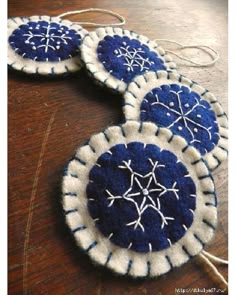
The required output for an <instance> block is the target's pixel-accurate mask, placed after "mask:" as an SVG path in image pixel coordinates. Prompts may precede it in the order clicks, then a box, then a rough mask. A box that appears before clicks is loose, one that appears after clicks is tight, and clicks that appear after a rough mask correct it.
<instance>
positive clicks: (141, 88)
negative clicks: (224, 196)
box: [123, 71, 228, 170]
mask: <svg viewBox="0 0 236 295" xmlns="http://www.w3.org/2000/svg"><path fill="white" fill-rule="evenodd" d="M171 83H175V84H178V85H180V86H182V85H183V86H186V87H187V88H189V89H190V90H192V91H195V92H196V93H198V94H199V95H200V96H201V97H202V98H203V99H205V100H206V101H207V102H208V103H209V104H210V106H211V108H212V110H213V111H214V112H215V115H216V120H217V123H218V126H219V136H220V138H219V141H218V144H217V145H216V146H215V147H214V148H213V149H212V150H211V151H210V152H208V153H207V154H205V155H204V156H203V159H205V160H206V162H207V164H208V166H209V169H210V170H214V169H216V168H217V167H218V166H219V165H220V164H221V162H222V161H224V160H225V159H226V158H227V156H228V148H227V144H228V129H227V128H228V120H227V116H226V114H225V112H224V111H223V109H222V107H221V105H220V103H219V101H218V100H217V99H216V97H215V96H214V94H212V93H211V92H209V91H208V90H206V89H205V88H203V87H202V86H200V85H198V84H197V83H196V82H193V81H191V80H190V79H188V78H186V77H184V76H183V75H180V74H178V73H177V72H167V71H157V72H151V71H150V72H148V73H145V74H144V75H140V76H137V77H135V79H134V80H133V81H132V82H131V83H130V84H129V85H128V87H127V90H126V92H125V93H124V107H123V113H124V115H125V119H126V120H135V121H139V120H140V107H141V104H142V101H143V99H144V97H145V95H146V94H147V93H148V92H150V91H151V90H152V89H154V88H157V87H159V86H161V85H166V84H167V85H168V84H171Z"/></svg>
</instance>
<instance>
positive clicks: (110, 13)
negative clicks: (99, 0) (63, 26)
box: [57, 8, 126, 27]
mask: <svg viewBox="0 0 236 295" xmlns="http://www.w3.org/2000/svg"><path fill="white" fill-rule="evenodd" d="M87 12H101V13H104V14H108V15H112V16H114V17H116V18H117V19H118V20H119V22H118V23H110V24H100V23H96V22H75V23H76V24H78V25H84V26H92V27H109V26H112V27H115V26H123V25H124V24H125V22H126V21H125V18H124V17H123V16H122V15H120V14H118V13H116V12H113V11H111V10H107V9H102V8H88V9H81V10H72V11H67V12H64V13H62V14H59V15H58V16H57V17H60V18H62V17H64V16H67V15H73V14H82V13H87Z"/></svg>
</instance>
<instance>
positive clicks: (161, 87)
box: [123, 71, 228, 170]
mask: <svg viewBox="0 0 236 295" xmlns="http://www.w3.org/2000/svg"><path fill="white" fill-rule="evenodd" d="M123 111H124V115H125V119H126V120H135V121H139V120H140V121H141V122H146V121H150V122H153V123H155V124H157V125H158V126H161V127H166V128H169V129H170V130H171V131H172V132H174V133H175V134H178V135H180V136H182V137H183V138H184V139H185V140H187V142H188V143H189V144H191V145H193V146H194V147H195V148H196V149H197V150H198V151H199V152H200V154H201V155H202V157H203V159H204V160H206V162H207V164H208V166H209V168H210V170H213V169H215V168H216V167H218V166H219V165H220V164H221V162H222V161H223V160H225V159H226V158H227V154H228V150H227V142H228V132H227V131H228V130H227V116H226V114H225V112H224V111H223V109H222V107H221V105H220V103H219V102H218V100H217V99H216V97H215V96H214V95H213V94H212V93H211V92H209V91H208V90H206V89H205V88H203V87H202V86H200V85H198V84H197V83H195V82H193V81H191V80H190V79H188V78H186V77H184V76H182V75H180V74H178V73H176V72H167V71H157V72H149V73H145V74H144V75H142V76H141V75H140V76H138V77H136V78H135V79H134V80H133V81H132V82H131V83H130V84H129V86H128V87H127V90H126V92H125V93H124V107H123Z"/></svg>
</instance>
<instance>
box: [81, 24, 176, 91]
mask: <svg viewBox="0 0 236 295" xmlns="http://www.w3.org/2000/svg"><path fill="white" fill-rule="evenodd" d="M114 35H118V36H121V37H123V36H127V37H129V38H131V39H138V40H139V41H140V42H141V43H142V44H145V45H147V46H148V47H149V48H150V50H152V51H154V52H156V53H157V54H158V55H159V58H160V59H162V60H163V61H164V64H165V66H166V67H167V69H168V70H175V69H176V64H175V63H174V62H173V61H172V57H171V56H169V55H167V54H166V52H165V50H164V49H163V48H161V47H160V46H158V45H157V43H156V42H154V41H151V40H149V39H148V38H147V37H145V36H142V35H138V34H136V33H134V32H133V31H128V30H124V29H121V28H115V27H105V28H98V29H96V30H95V31H94V32H91V33H89V34H88V35H87V36H86V37H85V38H84V40H83V42H82V45H81V58H82V60H83V62H84V64H85V67H86V69H87V70H88V73H89V74H90V76H91V77H93V78H94V79H95V80H97V81H98V84H101V85H104V86H106V87H108V88H111V89H112V90H115V91H116V92H120V93H123V92H124V91H125V89H126V87H127V83H125V82H124V81H121V80H119V79H117V78H116V77H114V76H112V75H111V74H110V73H109V72H108V71H107V70H106V69H105V68H104V66H103V64H102V63H101V62H100V61H99V59H98V57H97V47H98V43H99V42H100V41H101V40H103V39H104V37H105V36H114Z"/></svg>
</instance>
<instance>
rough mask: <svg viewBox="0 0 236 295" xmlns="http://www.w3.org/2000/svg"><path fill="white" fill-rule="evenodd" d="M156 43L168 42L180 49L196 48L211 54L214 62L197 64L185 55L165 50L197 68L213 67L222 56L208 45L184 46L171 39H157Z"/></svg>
mask: <svg viewBox="0 0 236 295" xmlns="http://www.w3.org/2000/svg"><path fill="white" fill-rule="evenodd" d="M154 41H155V42H156V43H157V42H167V43H173V44H176V45H178V46H179V48H180V49H185V48H196V49H199V50H202V51H205V52H206V53H208V54H210V55H211V57H212V59H213V60H212V61H209V62H207V63H200V62H196V61H194V60H192V59H190V58H187V57H185V56H183V55H180V54H178V53H176V52H174V51H172V50H165V51H166V52H168V53H170V54H173V55H174V56H176V57H178V58H179V59H182V60H184V61H187V62H189V63H191V64H193V65H195V66H198V67H208V66H212V65H214V64H215V63H216V62H217V60H218V59H219V58H220V55H219V52H218V51H217V50H215V49H213V48H212V47H210V46H207V45H200V44H199V45H198V44H196V45H184V44H181V43H179V42H177V41H174V40H169V39H155V40H154Z"/></svg>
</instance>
